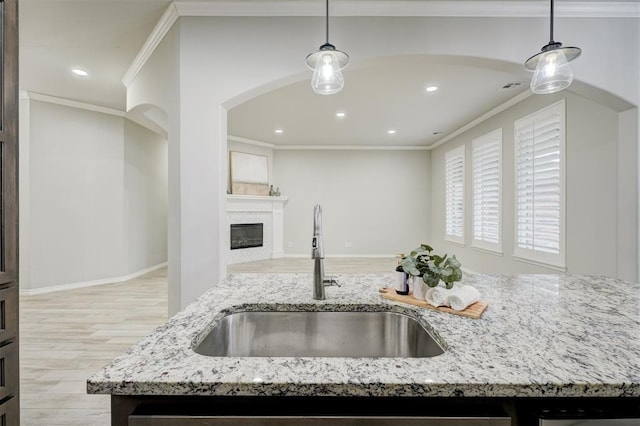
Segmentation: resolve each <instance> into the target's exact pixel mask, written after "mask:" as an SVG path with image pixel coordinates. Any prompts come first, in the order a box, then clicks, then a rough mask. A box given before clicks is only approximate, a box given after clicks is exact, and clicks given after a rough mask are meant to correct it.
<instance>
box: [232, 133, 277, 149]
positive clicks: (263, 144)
mask: <svg viewBox="0 0 640 426" xmlns="http://www.w3.org/2000/svg"><path fill="white" fill-rule="evenodd" d="M227 141H232V142H240V143H246V144H248V145H255V146H260V147H263V148H270V149H275V148H276V146H275V145H274V144H272V143H269V142H261V141H257V140H254V139H248V138H243V137H241V136H234V135H227Z"/></svg>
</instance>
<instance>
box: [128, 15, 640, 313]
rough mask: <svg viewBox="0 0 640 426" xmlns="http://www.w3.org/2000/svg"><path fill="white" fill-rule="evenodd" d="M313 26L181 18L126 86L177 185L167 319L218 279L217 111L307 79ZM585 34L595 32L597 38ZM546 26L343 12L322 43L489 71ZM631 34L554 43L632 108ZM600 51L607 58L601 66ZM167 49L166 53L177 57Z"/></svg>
mask: <svg viewBox="0 0 640 426" xmlns="http://www.w3.org/2000/svg"><path fill="white" fill-rule="evenodd" d="M319 28H322V27H321V19H319V18H297V17H289V18H282V17H264V18H234V17H218V18H208V17H189V18H180V19H179V20H178V23H177V26H176V27H175V28H174V30H172V32H171V33H170V37H172V39H171V40H170V41H169V42H168V43H164V42H163V44H162V45H161V48H160V49H159V50H158V51H156V52H154V54H153V55H152V56H151V59H150V61H149V62H147V63H146V64H145V65H144V67H143V68H142V71H141V72H140V73H139V74H138V75H137V76H136V77H135V79H133V81H132V83H131V84H130V85H129V86H128V93H127V102H128V105H127V107H128V109H131V108H134V107H136V106H137V105H140V104H142V103H149V102H151V103H154V104H155V105H157V106H159V107H160V108H161V109H163V110H164V111H167V113H168V118H169V129H168V134H169V150H170V155H169V158H170V160H169V161H170V166H169V176H170V183H169V186H170V188H175V189H170V199H169V204H170V207H169V215H170V216H169V222H170V240H169V241H170V243H169V244H170V249H169V251H170V260H169V262H170V268H169V270H170V276H169V281H170V283H169V287H170V292H169V298H170V312H171V313H175V312H177V311H178V310H179V308H181V307H184V306H185V305H186V304H187V303H189V302H191V301H192V300H195V299H196V298H197V297H198V296H200V295H201V294H202V293H203V292H204V291H206V290H207V289H208V288H209V287H210V286H211V285H213V284H214V283H215V282H217V281H218V280H219V279H220V278H221V277H223V276H224V275H225V271H226V269H225V264H224V256H223V255H222V253H223V250H224V247H222V245H221V243H220V242H221V241H223V240H224V239H223V238H221V235H222V232H224V229H223V224H224V222H225V220H224V210H225V209H224V205H225V197H224V194H225V192H226V191H225V190H224V188H225V184H226V153H227V149H226V137H227V129H226V108H230V107H233V106H234V104H237V102H240V101H241V100H242V99H245V98H246V97H247V96H250V95H255V94H257V93H260V92H262V91H265V90H268V89H269V88H275V87H278V86H279V85H282V84H284V83H285V82H292V81H295V80H296V79H301V78H310V74H309V71H308V70H307V69H306V67H305V65H304V61H303V59H304V57H305V56H306V55H307V54H308V53H309V52H310V51H312V50H314V49H315V48H316V47H317V45H318V44H319V43H321V39H319V38H318V37H319ZM593 28H599V31H598V32H597V35H596V34H595V33H594V32H593ZM547 30H548V19H545V18H441V17H436V18H413V17H406V18H405V17H395V18H391V17H389V18H385V17H382V18H368V17H351V18H335V19H333V20H332V40H331V41H332V42H333V43H334V44H335V45H337V46H340V48H341V49H344V50H345V51H347V52H349V54H350V55H351V57H352V58H353V62H354V63H353V66H357V65H358V63H364V62H365V61H366V60H367V59H370V58H374V57H379V56H388V55H399V54H427V55H443V57H444V58H446V57H447V55H450V56H451V57H457V58H467V59H469V60H470V61H472V60H473V58H485V59H490V60H495V61H497V62H495V63H494V65H495V66H498V67H507V68H508V67H509V66H511V67H519V68H518V69H520V68H521V67H522V62H523V61H524V60H525V59H526V58H527V57H529V56H530V55H531V54H532V53H535V52H538V51H539V50H540V47H541V44H543V43H544V41H541V40H544V39H543V38H542V37H544V34H545V33H546V31H547ZM320 31H321V30H320ZM176 33H177V37H178V40H176ZM637 33H638V20H637V19H586V18H580V19H559V20H558V39H561V40H562V41H564V42H566V43H575V44H579V45H580V47H581V48H582V49H583V51H584V52H585V53H584V54H583V55H582V57H581V58H580V60H579V61H577V62H576V65H575V68H574V72H575V73H576V75H577V76H579V77H578V79H581V80H582V82H583V83H586V84H588V85H593V86H595V87H598V88H601V89H603V90H606V91H609V92H611V93H613V94H615V95H618V96H620V97H621V98H623V99H626V100H628V101H629V102H632V103H633V104H634V105H637V104H638V98H639V96H640V95H639V94H638V79H637V76H638V75H639V73H640V69H638V63H637V61H636V60H635V59H636V58H637V57H636V56H633V55H632V56H633V59H632V60H627V58H629V52H634V55H637V52H638V51H639V50H640V49H639V47H640V46H639V45H640V40H638V38H637ZM320 34H321V32H320ZM445 41H446V42H445ZM578 42H579V43H578ZM176 43H177V44H176ZM167 46H170V47H171V48H169V47H167ZM274 46H276V47H277V55H274ZM487 46H490V48H488V47H487ZM598 52H607V59H608V60H607V61H603V60H602V55H601V54H599V53H598ZM167 53H173V54H174V56H173V59H174V61H171V58H169V57H167V56H166V55H167ZM163 55H164V56H163ZM618 59H620V60H618ZM175 61H177V71H176V62H175ZM167 62H168V66H167ZM161 65H164V67H163V66H161ZM167 78H168V80H167ZM160 91H162V92H163V93H162V94H160V93H159V92H160ZM153 100H155V101H157V102H158V103H155V102H154V101H153ZM283 193H285V194H286V191H283ZM216 195H217V196H216Z"/></svg>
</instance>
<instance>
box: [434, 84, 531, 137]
mask: <svg viewBox="0 0 640 426" xmlns="http://www.w3.org/2000/svg"><path fill="white" fill-rule="evenodd" d="M531 95H533V92H532V91H531V90H530V89H528V90H525V91H524V92H522V93H520V94H518V95H516V96H514V97H513V98H511V99H509V100H508V101H506V102H504V103H502V104H500V105H498V106H497V107H495V108H493V109H492V110H490V111H487V112H485V113H484V114H482V115H481V116H480V117H478V118H476V119H475V120H472V121H470V122H469V123H467V124H465V125H464V126H462V127H460V128H459V129H458V130H456V131H454V132H452V133H450V134H448V135H447V136H445V137H444V138H442V139H439V140H438V141H436V142H434V143H432V144H431V145H429V149H434V148H437V147H439V146H440V145H442V144H443V143H445V142H448V141H450V140H451V139H453V138H455V137H456V136H458V135H460V134H462V133H464V132H466V131H467V130H469V129H471V128H473V127H475V126H477V125H478V124H480V123H482V122H484V121H487V120H488V119H490V118H491V117H493V116H494V115H498V114H500V113H501V112H502V111H504V110H506V109H508V108H511V107H512V106H514V105H515V104H517V103H519V102H522V101H524V100H525V99H527V98H528V97H529V96H531Z"/></svg>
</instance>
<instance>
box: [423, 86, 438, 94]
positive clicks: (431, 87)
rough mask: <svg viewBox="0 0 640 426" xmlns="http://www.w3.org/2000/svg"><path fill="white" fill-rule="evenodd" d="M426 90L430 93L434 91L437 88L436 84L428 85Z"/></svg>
mask: <svg viewBox="0 0 640 426" xmlns="http://www.w3.org/2000/svg"><path fill="white" fill-rule="evenodd" d="M424 90H426V91H427V92H429V93H431V92H435V91H436V90H438V86H429V87H427V88H426V89H424Z"/></svg>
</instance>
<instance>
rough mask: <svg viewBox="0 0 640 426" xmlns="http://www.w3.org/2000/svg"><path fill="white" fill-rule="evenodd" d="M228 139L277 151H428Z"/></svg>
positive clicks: (423, 149)
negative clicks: (276, 143) (278, 143)
mask: <svg viewBox="0 0 640 426" xmlns="http://www.w3.org/2000/svg"><path fill="white" fill-rule="evenodd" d="M227 140H229V141H234V142H241V143H246V144H249V145H255V146H260V147H263V148H270V149H273V150H277V151H287V150H291V151H293V150H325V151H326V150H333V151H335V150H349V151H427V150H429V149H431V147H428V146H406V145H402V146H386V145H385V146H377V145H275V144H272V143H269V142H261V141H257V140H254V139H248V138H243V137H241V136H234V135H227Z"/></svg>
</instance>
